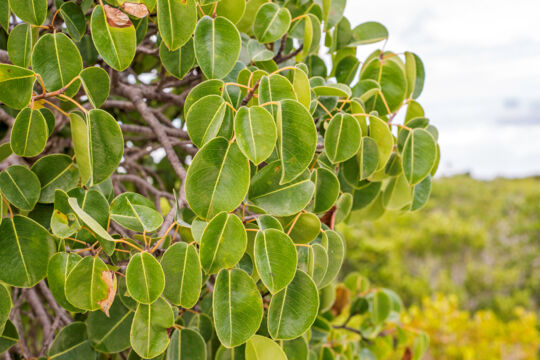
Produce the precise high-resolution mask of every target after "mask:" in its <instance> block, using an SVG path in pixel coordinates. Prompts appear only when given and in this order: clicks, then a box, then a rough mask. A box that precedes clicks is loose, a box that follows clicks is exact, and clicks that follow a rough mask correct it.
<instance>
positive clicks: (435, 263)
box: [339, 175, 540, 321]
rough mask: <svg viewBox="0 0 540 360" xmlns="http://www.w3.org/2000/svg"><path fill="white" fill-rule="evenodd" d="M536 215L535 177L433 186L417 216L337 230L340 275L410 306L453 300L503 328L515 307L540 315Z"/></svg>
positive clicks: (538, 186) (539, 190)
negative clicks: (341, 246)
mask: <svg viewBox="0 0 540 360" xmlns="http://www.w3.org/2000/svg"><path fill="white" fill-rule="evenodd" d="M539 212H540V182H539V179H538V178H524V179H503V178H500V179H494V180H491V181H481V180H476V179H474V178H471V177H470V176H467V175H459V176H453V177H449V178H443V179H438V180H437V181H435V182H434V184H433V192H432V195H431V198H430V201H429V203H428V204H427V206H426V207H425V208H424V209H423V210H422V211H421V212H417V213H408V214H403V215H402V216H398V217H397V216H395V215H393V214H388V215H385V216H383V217H381V219H379V220H377V221H372V222H369V223H368V222H361V221H360V219H354V220H353V219H351V220H352V221H350V223H349V224H348V225H347V226H342V227H340V228H339V230H340V231H341V232H342V233H343V234H344V237H345V239H346V243H347V258H346V261H345V264H344V269H343V270H344V271H345V272H350V271H358V272H360V273H361V274H362V275H364V276H368V277H369V279H370V280H371V281H372V282H373V283H375V284H378V285H381V286H385V287H390V288H392V289H393V290H395V291H396V292H398V293H399V294H400V296H401V298H402V299H403V301H404V303H405V304H406V305H407V306H409V305H411V304H417V305H418V304H419V301H420V299H422V298H424V297H430V296H432V295H433V294H434V293H436V292H440V293H444V294H454V295H456V296H457V297H458V299H459V301H460V304H461V306H462V307H463V308H464V309H466V310H469V311H471V312H475V311H478V310H488V309H489V310H491V311H493V312H494V313H495V314H496V315H497V316H498V317H499V318H500V319H502V320H505V321H508V320H510V319H512V318H513V316H514V309H515V308H517V307H524V308H526V309H527V310H529V311H534V312H537V311H538V310H539V309H540V306H539V305H540V304H539V302H538V297H537V295H536V294H538V293H539V292H540V286H539V284H540V277H539V276H538V273H537V271H536V270H535V263H536V261H537V254H538V252H539V251H540V249H539V245H538V238H539V237H540V221H539V220H538V213H539Z"/></svg>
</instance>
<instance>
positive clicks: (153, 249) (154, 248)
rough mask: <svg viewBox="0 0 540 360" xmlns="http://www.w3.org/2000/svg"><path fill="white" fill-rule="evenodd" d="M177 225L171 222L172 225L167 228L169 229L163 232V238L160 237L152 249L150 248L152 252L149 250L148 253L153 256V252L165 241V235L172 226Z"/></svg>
mask: <svg viewBox="0 0 540 360" xmlns="http://www.w3.org/2000/svg"><path fill="white" fill-rule="evenodd" d="M176 225H178V223H177V222H176V221H173V223H172V224H171V226H169V228H168V229H167V231H165V234H163V236H162V237H161V239H159V241H158V242H157V243H156V244H155V245H154V247H153V248H152V250H150V253H151V254H153V253H154V251H156V250H157V248H158V247H159V246H160V245H161V243H162V242H163V241H164V240H165V238H166V237H167V235H168V234H169V232H170V231H171V230H172V228H173V227H174V226H176Z"/></svg>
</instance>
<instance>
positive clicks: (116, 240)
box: [114, 239, 144, 252]
mask: <svg viewBox="0 0 540 360" xmlns="http://www.w3.org/2000/svg"><path fill="white" fill-rule="evenodd" d="M114 242H119V243H122V244H126V245H129V246H131V247H132V248H134V249H137V250H138V251H139V252H144V250H143V249H141V248H140V247H138V246H137V245H135V244H132V243H130V242H129V241H126V240H124V239H115V240H114Z"/></svg>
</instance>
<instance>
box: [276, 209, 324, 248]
mask: <svg viewBox="0 0 540 360" xmlns="http://www.w3.org/2000/svg"><path fill="white" fill-rule="evenodd" d="M284 227H285V229H287V232H288V234H289V236H290V237H291V239H292V240H293V241H294V242H295V243H296V244H308V243H310V242H311V241H313V240H315V238H316V237H317V235H319V233H320V232H321V221H320V220H319V217H318V216H317V215H315V214H312V213H308V212H306V213H301V214H299V215H296V216H294V217H292V216H291V217H289V218H288V219H287V221H286V225H285V226H284Z"/></svg>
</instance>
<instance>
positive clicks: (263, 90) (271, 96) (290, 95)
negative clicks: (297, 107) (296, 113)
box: [259, 74, 296, 116]
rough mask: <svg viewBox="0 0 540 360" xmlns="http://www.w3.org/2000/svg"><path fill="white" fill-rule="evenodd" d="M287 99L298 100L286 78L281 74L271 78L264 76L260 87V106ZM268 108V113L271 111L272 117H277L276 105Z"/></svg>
mask: <svg viewBox="0 0 540 360" xmlns="http://www.w3.org/2000/svg"><path fill="white" fill-rule="evenodd" d="M286 99H289V100H296V95H295V94H294V89H293V85H292V84H291V82H290V81H289V80H288V79H287V78H286V77H284V76H282V75H279V74H273V75H270V76H263V77H262V78H261V80H260V85H259V104H260V105H262V104H265V103H268V102H276V101H281V100H286ZM266 108H267V110H268V111H270V113H271V114H272V116H276V114H277V106H276V105H267V106H266Z"/></svg>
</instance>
